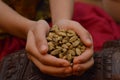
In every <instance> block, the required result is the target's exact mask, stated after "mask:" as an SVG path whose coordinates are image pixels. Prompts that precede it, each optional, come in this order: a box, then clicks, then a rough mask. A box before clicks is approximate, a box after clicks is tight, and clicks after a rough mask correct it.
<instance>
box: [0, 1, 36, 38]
mask: <svg viewBox="0 0 120 80" xmlns="http://www.w3.org/2000/svg"><path fill="white" fill-rule="evenodd" d="M33 24H34V21H31V20H29V19H27V18H24V17H23V16H21V15H19V14H18V13H17V12H15V11H14V10H12V9H11V8H10V7H8V6H7V5H6V4H5V3H4V2H2V1H1V0H0V29H2V30H4V31H6V32H8V33H10V34H12V35H15V36H18V37H21V38H26V35H27V32H28V30H29V28H30V26H32V25H33Z"/></svg>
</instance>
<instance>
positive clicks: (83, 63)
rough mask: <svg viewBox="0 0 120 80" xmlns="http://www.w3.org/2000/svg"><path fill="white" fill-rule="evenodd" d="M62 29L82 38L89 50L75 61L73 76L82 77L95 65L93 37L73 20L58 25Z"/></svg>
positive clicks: (60, 22) (62, 21)
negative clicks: (70, 30)
mask: <svg viewBox="0 0 120 80" xmlns="http://www.w3.org/2000/svg"><path fill="white" fill-rule="evenodd" d="M56 25H58V26H59V27H60V28H62V29H66V30H67V29H72V30H74V31H75V32H76V33H77V34H78V35H79V36H80V38H81V40H82V42H83V43H84V44H85V45H86V47H87V49H86V51H85V52H84V53H82V55H80V56H78V57H75V58H74V60H73V75H81V74H82V73H84V72H85V71H86V70H87V69H89V68H90V67H91V66H92V65H93V64H94V60H93V57H92V56H93V42H92V37H91V35H90V34H89V32H88V31H86V30H85V29H84V28H83V27H82V26H81V25H80V24H79V23H78V22H75V21H72V20H61V21H59V22H57V23H56Z"/></svg>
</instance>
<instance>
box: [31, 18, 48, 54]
mask: <svg viewBox="0 0 120 80" xmlns="http://www.w3.org/2000/svg"><path fill="white" fill-rule="evenodd" d="M49 29H50V27H49V25H48V23H47V22H45V21H44V20H40V21H38V25H37V27H36V28H34V30H33V33H34V36H35V40H36V41H35V42H36V45H37V48H38V49H39V51H40V53H41V54H45V53H47V51H48V44H47V40H46V34H47V33H48V31H49Z"/></svg>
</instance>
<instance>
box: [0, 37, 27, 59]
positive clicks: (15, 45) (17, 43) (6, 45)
mask: <svg viewBox="0 0 120 80" xmlns="http://www.w3.org/2000/svg"><path fill="white" fill-rule="evenodd" d="M24 46H25V41H24V40H21V39H19V38H16V37H13V36H10V37H7V38H5V39H1V40H0V60H1V59H2V58H3V57H4V56H6V55H7V54H10V53H12V52H14V51H16V50H19V49H23V48H24Z"/></svg>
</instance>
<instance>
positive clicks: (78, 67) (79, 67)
mask: <svg viewBox="0 0 120 80" xmlns="http://www.w3.org/2000/svg"><path fill="white" fill-rule="evenodd" d="M93 64H94V60H93V58H91V59H90V60H89V61H87V62H86V63H83V64H75V65H73V72H75V73H76V72H79V73H80V72H84V71H86V70H88V69H89V68H90V67H91V66H93Z"/></svg>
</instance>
